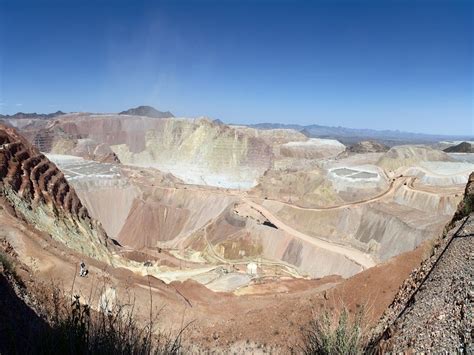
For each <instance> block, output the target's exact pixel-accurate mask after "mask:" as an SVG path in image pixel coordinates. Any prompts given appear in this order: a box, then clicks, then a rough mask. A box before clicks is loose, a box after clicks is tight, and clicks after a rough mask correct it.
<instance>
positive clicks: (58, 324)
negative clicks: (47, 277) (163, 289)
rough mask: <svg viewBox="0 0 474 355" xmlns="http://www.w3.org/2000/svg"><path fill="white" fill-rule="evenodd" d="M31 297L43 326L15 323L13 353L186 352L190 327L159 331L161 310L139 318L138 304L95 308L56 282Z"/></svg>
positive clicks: (12, 326)
mask: <svg viewBox="0 0 474 355" xmlns="http://www.w3.org/2000/svg"><path fill="white" fill-rule="evenodd" d="M2 263H3V261H2ZM28 297H29V299H30V301H31V302H32V304H34V307H33V308H34V309H35V312H36V313H37V314H38V315H39V317H38V320H40V323H42V324H43V325H42V326H40V327H32V328H29V329H26V328H23V327H22V326H21V325H20V324H21V323H17V324H15V322H9V324H7V330H8V333H9V334H11V339H12V340H15V342H14V343H12V344H11V345H10V346H11V347H10V348H7V349H6V350H7V353H22V354H25V353H26V354H178V353H179V352H180V351H181V348H182V345H181V340H182V334H183V331H184V330H185V329H186V326H184V327H181V330H179V331H178V332H177V334H175V335H174V336H172V335H171V333H162V332H160V331H159V330H158V329H157V321H158V317H159V315H160V312H157V313H156V314H155V315H153V312H151V311H150V318H149V319H148V320H145V321H143V320H141V321H139V320H138V318H137V313H136V311H135V306H134V304H133V303H131V304H114V305H107V306H106V307H105V309H106V310H105V311H95V310H93V309H92V308H91V306H90V304H87V303H84V300H81V299H80V297H79V296H74V297H73V299H72V301H70V300H69V299H68V297H66V295H65V294H63V293H62V292H61V291H60V288H59V287H57V285H55V284H51V285H48V286H47V285H41V286H36V289H35V290H34V292H33V293H30V294H29V296H28ZM24 317H28V315H26V314H25V315H24ZM26 321H28V320H26ZM31 321H33V320H31ZM21 339H23V340H21Z"/></svg>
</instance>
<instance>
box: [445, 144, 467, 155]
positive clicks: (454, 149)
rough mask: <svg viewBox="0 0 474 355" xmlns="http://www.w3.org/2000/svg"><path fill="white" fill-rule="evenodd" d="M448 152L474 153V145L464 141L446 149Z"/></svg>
mask: <svg viewBox="0 0 474 355" xmlns="http://www.w3.org/2000/svg"><path fill="white" fill-rule="evenodd" d="M444 151H445V152H446V153H474V147H473V146H472V144H471V143H468V142H462V143H459V144H457V145H453V146H452V147H448V148H446V149H444Z"/></svg>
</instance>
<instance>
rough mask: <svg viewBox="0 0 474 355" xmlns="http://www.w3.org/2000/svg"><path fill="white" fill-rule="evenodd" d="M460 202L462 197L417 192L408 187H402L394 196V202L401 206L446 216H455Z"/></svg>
mask: <svg viewBox="0 0 474 355" xmlns="http://www.w3.org/2000/svg"><path fill="white" fill-rule="evenodd" d="M460 200H461V196H459V197H456V196H453V195H449V196H439V195H437V194H435V193H429V192H424V191H416V190H413V189H410V188H408V187H407V186H402V187H401V188H400V189H399V190H398V191H397V193H396V194H395V196H394V201H395V202H396V203H398V204H400V205H404V206H408V207H412V208H416V209H418V210H421V211H436V213H438V214H440V215H446V216H452V215H453V213H454V211H456V208H457V205H458V204H459V202H460Z"/></svg>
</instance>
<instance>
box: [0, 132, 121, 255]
mask: <svg viewBox="0 0 474 355" xmlns="http://www.w3.org/2000/svg"><path fill="white" fill-rule="evenodd" d="M0 198H2V199H4V201H5V202H6V203H8V204H9V205H10V206H11V207H13V209H14V210H15V212H16V213H17V215H19V216H22V217H23V218H24V219H25V220H26V221H27V222H28V223H29V224H31V225H33V226H34V227H36V228H37V229H39V230H41V231H44V232H46V233H48V234H50V235H51V236H52V237H53V238H54V239H56V240H58V241H61V242H62V243H64V244H65V245H67V246H68V247H70V248H72V249H74V250H76V251H79V252H81V253H84V254H86V255H88V256H91V257H93V258H96V259H99V260H107V261H110V252H109V249H113V246H112V245H111V242H110V240H108V238H107V235H106V234H105V232H104V231H103V229H102V227H101V225H100V223H97V222H96V221H95V220H92V219H91V218H90V217H89V214H88V211H87V209H86V208H85V207H84V206H82V203H81V201H80V200H79V198H78V197H77V195H76V193H75V191H74V189H73V188H71V187H70V186H69V184H68V183H67V181H66V179H65V178H64V175H63V174H62V173H61V172H60V171H59V169H57V167H56V165H55V164H53V163H52V162H50V161H49V160H48V159H47V158H46V157H45V156H44V155H43V154H40V153H39V151H38V150H37V149H35V148H33V147H32V146H31V145H30V144H29V143H28V142H27V141H26V139H24V138H22V137H21V136H19V135H18V134H17V133H16V132H15V131H14V130H13V129H8V128H6V127H1V126H0Z"/></svg>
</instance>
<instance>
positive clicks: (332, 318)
mask: <svg viewBox="0 0 474 355" xmlns="http://www.w3.org/2000/svg"><path fill="white" fill-rule="evenodd" d="M363 315H364V310H363V308H360V310H359V311H358V312H357V314H356V315H355V316H354V317H351V316H350V315H349V312H348V311H347V309H346V308H345V307H343V309H342V311H341V312H340V313H339V314H338V315H335V314H331V313H329V312H328V311H324V312H323V313H321V314H320V315H319V316H317V317H315V318H313V319H312V320H311V321H310V323H309V325H308V326H307V327H306V328H303V330H302V338H303V345H302V346H301V350H302V352H303V353H304V354H323V355H324V354H331V355H333V354H337V355H339V354H341V355H342V354H344V355H346V354H362V353H364V345H363V341H362V324H363V318H364V317H363Z"/></svg>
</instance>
